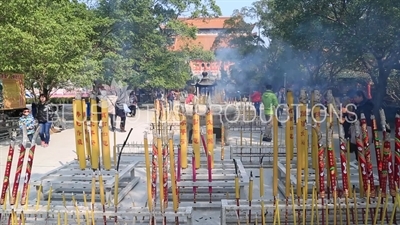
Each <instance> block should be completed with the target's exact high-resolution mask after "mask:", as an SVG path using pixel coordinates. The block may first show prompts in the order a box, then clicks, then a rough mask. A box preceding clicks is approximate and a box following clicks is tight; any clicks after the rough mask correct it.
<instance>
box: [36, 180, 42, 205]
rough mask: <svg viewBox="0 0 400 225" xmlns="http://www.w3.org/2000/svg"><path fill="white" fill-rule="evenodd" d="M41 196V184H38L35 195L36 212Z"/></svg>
mask: <svg viewBox="0 0 400 225" xmlns="http://www.w3.org/2000/svg"><path fill="white" fill-rule="evenodd" d="M41 194H42V184H40V186H39V190H38V192H37V195H36V210H38V209H39V203H40V199H41Z"/></svg>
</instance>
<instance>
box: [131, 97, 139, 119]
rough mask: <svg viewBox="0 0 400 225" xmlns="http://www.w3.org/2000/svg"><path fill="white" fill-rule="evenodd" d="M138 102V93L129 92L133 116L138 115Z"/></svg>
mask: <svg viewBox="0 0 400 225" xmlns="http://www.w3.org/2000/svg"><path fill="white" fill-rule="evenodd" d="M137 103H138V99H137V97H136V93H135V92H134V91H132V92H131V93H130V94H129V109H130V110H131V113H130V114H131V116H132V117H135V116H136V109H137Z"/></svg>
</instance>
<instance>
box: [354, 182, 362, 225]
mask: <svg viewBox="0 0 400 225" xmlns="http://www.w3.org/2000/svg"><path fill="white" fill-rule="evenodd" d="M360 189H361V188H360ZM353 201H354V217H355V219H356V225H358V209H357V195H356V189H355V188H353Z"/></svg>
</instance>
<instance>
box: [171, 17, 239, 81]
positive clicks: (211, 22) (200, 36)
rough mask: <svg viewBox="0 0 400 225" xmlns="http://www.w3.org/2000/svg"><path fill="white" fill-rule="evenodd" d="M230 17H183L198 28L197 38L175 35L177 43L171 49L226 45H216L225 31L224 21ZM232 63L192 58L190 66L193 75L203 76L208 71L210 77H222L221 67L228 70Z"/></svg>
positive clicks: (221, 44) (211, 47)
mask: <svg viewBox="0 0 400 225" xmlns="http://www.w3.org/2000/svg"><path fill="white" fill-rule="evenodd" d="M229 18H230V17H219V18H195V19H187V18H181V20H182V21H183V22H185V23H187V24H188V25H189V26H194V27H196V28H197V34H196V39H191V38H184V37H179V36H177V37H175V43H174V44H173V46H172V47H171V50H173V51H179V50H181V49H183V48H186V47H189V48H190V47H202V48H203V49H204V50H211V51H213V50H216V49H217V48H219V47H221V48H223V47H226V45H225V44H224V43H220V44H218V45H216V44H215V40H216V38H217V36H218V35H219V34H221V33H223V32H225V29H224V23H225V21H226V20H227V19H229ZM230 65H232V63H230V62H222V61H213V62H203V61H201V60H198V59H191V60H190V68H191V70H192V75H193V76H196V77H202V76H203V72H207V73H208V77H210V79H211V78H215V79H219V78H220V77H221V68H222V70H225V71H227V72H228V71H229V67H230Z"/></svg>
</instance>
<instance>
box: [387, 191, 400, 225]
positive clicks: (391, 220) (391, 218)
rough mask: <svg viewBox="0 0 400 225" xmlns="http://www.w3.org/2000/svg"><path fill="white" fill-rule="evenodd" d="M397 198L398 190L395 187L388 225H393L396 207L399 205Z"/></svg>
mask: <svg viewBox="0 0 400 225" xmlns="http://www.w3.org/2000/svg"><path fill="white" fill-rule="evenodd" d="M398 196H399V194H398V190H397V187H396V196H395V200H394V205H393V209H392V215H391V216H390V222H389V224H393V220H394V216H395V215H396V209H397V205H398V204H399V203H400V202H399V197H398Z"/></svg>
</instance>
